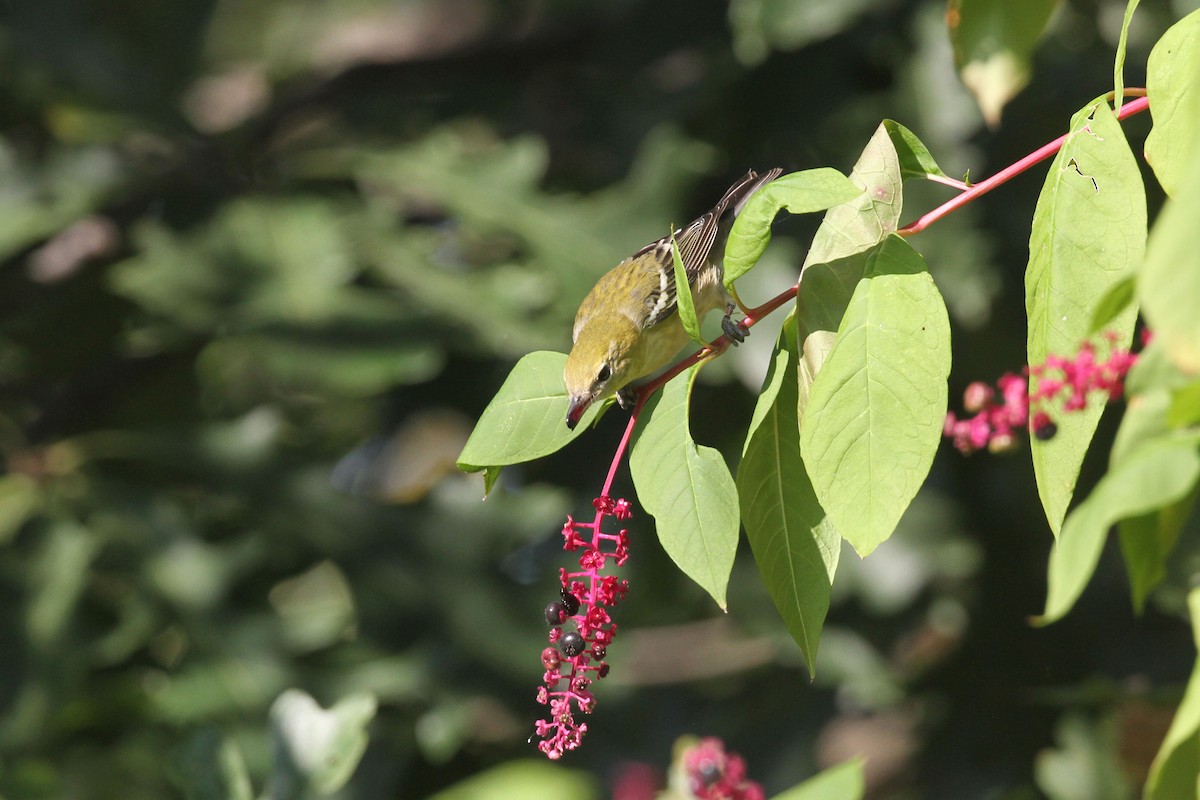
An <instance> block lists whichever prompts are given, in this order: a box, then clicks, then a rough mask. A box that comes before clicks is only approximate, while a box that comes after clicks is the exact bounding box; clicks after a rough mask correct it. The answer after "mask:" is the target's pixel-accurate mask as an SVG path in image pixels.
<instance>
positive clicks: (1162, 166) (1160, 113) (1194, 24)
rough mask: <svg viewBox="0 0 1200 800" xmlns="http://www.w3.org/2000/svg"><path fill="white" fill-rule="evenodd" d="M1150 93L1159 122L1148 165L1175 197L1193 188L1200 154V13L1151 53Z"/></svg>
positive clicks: (1148, 148) (1149, 139)
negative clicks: (1191, 178) (1192, 167)
mask: <svg viewBox="0 0 1200 800" xmlns="http://www.w3.org/2000/svg"><path fill="white" fill-rule="evenodd" d="M1146 93H1147V95H1148V97H1149V98H1150V116H1151V118H1152V119H1153V120H1154V127H1153V128H1151V129H1150V133H1149V135H1147V136H1146V161H1148V162H1149V163H1150V166H1151V167H1152V168H1153V169H1154V174H1155V176H1157V178H1158V182H1159V183H1160V184H1162V187H1163V191H1165V192H1166V193H1167V194H1168V195H1170V196H1171V197H1174V196H1175V195H1176V194H1178V193H1179V192H1180V190H1182V189H1183V188H1184V187H1185V186H1189V185H1192V184H1190V183H1189V181H1188V178H1187V175H1188V174H1194V173H1189V172H1188V169H1189V167H1190V165H1191V164H1192V162H1193V161H1194V160H1195V157H1196V156H1197V154H1200V10H1198V11H1193V12H1192V13H1191V14H1188V15H1187V16H1186V17H1184V18H1183V19H1181V20H1180V21H1179V22H1176V23H1175V24H1174V25H1172V26H1171V27H1170V28H1168V29H1167V32H1166V33H1164V34H1163V35H1162V38H1161V39H1159V40H1158V43H1157V44H1155V45H1154V49H1153V50H1151V51H1150V59H1149V61H1148V62H1147V63H1146ZM1193 219H1195V217H1193Z"/></svg>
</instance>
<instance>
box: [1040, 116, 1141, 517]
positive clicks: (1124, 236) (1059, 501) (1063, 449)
mask: <svg viewBox="0 0 1200 800" xmlns="http://www.w3.org/2000/svg"><path fill="white" fill-rule="evenodd" d="M1145 241H1146V198H1145V192H1144V191H1143V189H1142V179H1141V173H1140V172H1139V171H1138V166H1137V162H1136V161H1135V160H1134V157H1133V153H1132V152H1131V151H1130V149H1129V144H1128V143H1127V142H1126V141H1125V135H1124V133H1123V132H1122V131H1121V126H1120V124H1119V123H1118V122H1117V120H1116V117H1115V116H1114V115H1113V113H1112V111H1111V110H1110V109H1109V108H1108V106H1107V105H1105V104H1104V103H1103V102H1100V101H1096V102H1094V103H1092V104H1090V105H1088V106H1087V107H1086V108H1084V109H1082V110H1081V111H1079V112H1078V113H1077V114H1076V115H1075V116H1074V117H1073V118H1072V120H1071V133H1070V135H1069V136H1068V139H1067V141H1066V143H1065V144H1064V145H1063V148H1062V150H1061V151H1059V153H1058V156H1057V157H1056V158H1055V159H1054V163H1053V164H1052V165H1051V166H1050V173H1049V175H1048V176H1047V177H1046V182H1045V184H1044V185H1043V187H1042V192H1041V195H1040V196H1039V197H1038V203H1037V210H1036V211H1035V212H1034V217H1033V232H1032V233H1031V235H1030V238H1029V267H1028V269H1027V270H1026V273H1025V308H1026V312H1027V313H1028V316H1029V331H1028V345H1027V348H1028V358H1029V363H1030V364H1031V365H1038V364H1044V363H1045V362H1046V358H1047V356H1050V355H1057V356H1063V357H1070V356H1071V355H1073V354H1074V353H1075V352H1076V351H1077V350H1078V349H1079V346H1080V344H1081V343H1083V342H1084V341H1085V340H1086V339H1087V337H1088V335H1089V334H1090V332H1091V325H1092V319H1093V318H1094V317H1095V314H1096V309H1097V308H1098V307H1099V306H1100V304H1101V303H1102V302H1103V301H1104V299H1105V297H1106V296H1107V294H1108V292H1109V290H1110V287H1111V286H1113V285H1114V284H1117V283H1119V282H1120V281H1121V280H1122V279H1123V278H1124V277H1125V276H1126V275H1128V274H1129V273H1130V271H1132V270H1134V269H1136V267H1137V266H1138V264H1140V263H1141V260H1142V254H1143V252H1144V249H1145ZM1136 317H1137V309H1136V308H1135V307H1133V306H1128V307H1126V308H1125V309H1124V310H1123V311H1121V312H1120V313H1118V314H1117V315H1116V316H1115V317H1114V318H1113V320H1112V322H1111V323H1110V325H1109V330H1110V331H1112V332H1113V333H1115V334H1116V341H1115V343H1114V342H1110V341H1109V340H1107V339H1100V340H1098V341H1097V342H1096V357H1097V359H1103V358H1106V357H1107V355H1108V352H1109V350H1110V349H1111V348H1112V347H1113V346H1115V345H1120V346H1125V345H1127V344H1128V343H1129V340H1130V338H1131V337H1132V335H1133V325H1134V322H1135V320H1136ZM1103 411H1104V405H1103V403H1101V402H1092V403H1089V404H1088V406H1087V407H1086V408H1084V409H1081V410H1079V411H1074V412H1071V413H1069V414H1059V415H1056V417H1055V422H1056V423H1057V425H1058V433H1057V434H1056V435H1055V436H1054V438H1053V439H1051V440H1049V441H1042V440H1040V439H1036V438H1035V439H1032V440H1031V442H1030V451H1031V454H1032V456H1033V468H1034V473H1035V475H1036V477H1037V485H1038V494H1039V495H1040V496H1041V499H1042V505H1043V506H1044V507H1045V509H1046V517H1047V519H1048V520H1049V522H1050V528H1051V530H1052V531H1054V532H1055V533H1057V532H1058V529H1059V527H1060V526H1061V525H1062V520H1063V517H1064V516H1065V515H1066V513H1067V506H1068V505H1069V504H1070V502H1071V496H1072V494H1073V493H1074V491H1075V481H1076V479H1077V478H1078V477H1079V468H1080V466H1081V465H1082V464H1083V457H1084V455H1085V454H1086V453H1087V449H1088V445H1089V444H1090V443H1091V440H1092V435H1093V434H1094V433H1095V431H1096V424H1097V422H1099V420H1100V415H1101V414H1102V413H1103Z"/></svg>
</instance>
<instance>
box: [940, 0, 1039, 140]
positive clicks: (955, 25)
mask: <svg viewBox="0 0 1200 800" xmlns="http://www.w3.org/2000/svg"><path fill="white" fill-rule="evenodd" d="M1057 5H1058V0H951V2H950V8H949V11H948V12H947V14H946V18H947V22H948V24H949V27H950V41H951V42H952V43H953V45H954V63H955V64H956V65H957V66H958V71H959V75H960V76H961V77H962V82H963V83H964V84H965V85H966V87H967V88H968V89H970V90H971V94H973V95H975V100H976V102H977V103H979V108H980V110H981V111H982V112H983V118H984V119H985V120H986V121H987V123H988V125H990V126H993V127H994V126H995V125H996V124H998V123H999V122H1000V112H1001V111H1002V110H1003V108H1004V106H1005V105H1006V104H1007V103H1008V101H1009V100H1011V99H1012V98H1013V97H1015V96H1016V94H1017V92H1019V91H1021V90H1022V89H1024V88H1025V85H1026V84H1027V83H1029V76H1030V72H1031V68H1030V63H1031V61H1032V58H1033V51H1034V48H1035V47H1036V46H1037V42H1038V39H1040V38H1041V36H1042V31H1044V30H1045V29H1046V24H1047V23H1048V22H1049V21H1050V15H1051V14H1052V13H1053V12H1054V9H1055V7H1056V6H1057Z"/></svg>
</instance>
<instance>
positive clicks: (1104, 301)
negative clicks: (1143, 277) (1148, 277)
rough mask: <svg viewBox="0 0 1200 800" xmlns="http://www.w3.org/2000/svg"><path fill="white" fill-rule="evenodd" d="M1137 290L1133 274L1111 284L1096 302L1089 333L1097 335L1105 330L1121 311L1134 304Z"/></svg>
mask: <svg viewBox="0 0 1200 800" xmlns="http://www.w3.org/2000/svg"><path fill="white" fill-rule="evenodd" d="M1136 291H1137V284H1136V281H1135V280H1134V277H1133V276H1132V275H1126V276H1125V277H1124V278H1121V280H1119V281H1117V282H1116V283H1114V284H1112V285H1111V286H1109V287H1108V289H1107V290H1106V291H1105V292H1104V294H1103V295H1102V296H1101V297H1100V300H1099V301H1097V303H1096V308H1095V310H1094V311H1093V312H1092V324H1091V327H1090V328H1089V330H1088V333H1089V334H1091V335H1095V334H1097V333H1099V332H1100V331H1102V330H1104V328H1105V327H1107V326H1108V325H1109V324H1111V323H1112V321H1113V320H1115V319H1116V318H1117V317H1119V316H1120V315H1121V312H1123V311H1125V310H1126V309H1128V308H1129V307H1130V306H1131V305H1133V301H1134V292H1136Z"/></svg>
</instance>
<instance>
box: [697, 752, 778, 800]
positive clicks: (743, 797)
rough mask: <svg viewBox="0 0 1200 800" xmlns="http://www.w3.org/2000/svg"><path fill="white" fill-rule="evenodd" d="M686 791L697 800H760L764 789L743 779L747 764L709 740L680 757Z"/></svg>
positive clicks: (739, 757) (735, 754)
mask: <svg viewBox="0 0 1200 800" xmlns="http://www.w3.org/2000/svg"><path fill="white" fill-rule="evenodd" d="M683 769H684V774H685V775H686V778H687V789H688V791H689V792H691V794H692V796H694V797H695V798H696V800H763V798H764V797H765V796H766V795H764V794H763V788H762V786H760V785H759V784H757V783H755V782H754V781H752V780H747V778H746V762H745V761H743V760H742V757H741V756H739V755H738V754H737V753H727V752H725V743H724V742H722V741H721V740H720V739H718V738H717V737H715V736H708V737H705V738H703V739H701V740H700V742H699V743H698V744H697V745H696V746H694V747H692V748H690V749H689V750H687V751H686V752H685V753H684V754H683Z"/></svg>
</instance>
